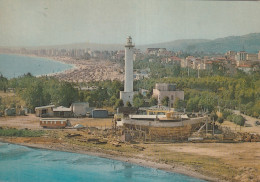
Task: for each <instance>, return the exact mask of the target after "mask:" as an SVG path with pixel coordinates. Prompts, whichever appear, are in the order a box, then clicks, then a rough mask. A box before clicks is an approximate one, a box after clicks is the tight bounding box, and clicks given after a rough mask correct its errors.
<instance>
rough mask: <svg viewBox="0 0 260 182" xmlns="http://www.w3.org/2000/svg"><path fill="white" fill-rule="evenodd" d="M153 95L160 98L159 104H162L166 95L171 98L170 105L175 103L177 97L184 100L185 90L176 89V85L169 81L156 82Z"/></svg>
mask: <svg viewBox="0 0 260 182" xmlns="http://www.w3.org/2000/svg"><path fill="white" fill-rule="evenodd" d="M153 97H154V98H157V99H158V105H161V104H162V100H163V99H164V97H168V98H169V106H170V107H173V104H174V102H175V100H176V99H177V98H179V99H181V100H184V91H179V90H176V85H174V84H167V83H156V84H155V89H153Z"/></svg>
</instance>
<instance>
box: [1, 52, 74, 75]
mask: <svg viewBox="0 0 260 182" xmlns="http://www.w3.org/2000/svg"><path fill="white" fill-rule="evenodd" d="M0 54H3V55H10V56H12V55H15V56H22V57H30V58H42V59H46V60H48V61H53V62H59V63H60V64H64V65H70V66H71V68H68V69H65V70H63V71H59V72H55V73H48V74H41V75H35V77H41V76H55V75H58V74H62V73H67V72H70V71H73V70H75V69H78V68H77V65H75V64H71V63H66V62H64V61H62V60H60V59H54V58H53V57H48V56H46V57H44V56H37V55H34V54H18V53H13V54H11V53H1V52H0Z"/></svg>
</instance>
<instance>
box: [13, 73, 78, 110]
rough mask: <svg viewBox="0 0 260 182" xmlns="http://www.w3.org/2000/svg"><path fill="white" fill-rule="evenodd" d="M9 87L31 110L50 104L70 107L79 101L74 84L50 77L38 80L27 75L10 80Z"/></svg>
mask: <svg viewBox="0 0 260 182" xmlns="http://www.w3.org/2000/svg"><path fill="white" fill-rule="evenodd" d="M8 87H9V88H12V89H13V90H14V92H15V94H16V96H18V97H20V98H21V99H22V100H23V101H24V102H25V105H26V106H27V107H28V108H30V109H31V110H34V108H35V107H37V106H42V105H48V104H54V105H62V106H65V107H69V106H70V105H71V104H72V102H75V101H78V91H77V89H75V88H74V85H73V84H71V83H68V82H61V81H58V80H57V79H54V78H50V77H41V78H37V77H34V76H32V75H31V74H26V75H24V76H22V77H19V78H13V79H11V80H9V81H8Z"/></svg>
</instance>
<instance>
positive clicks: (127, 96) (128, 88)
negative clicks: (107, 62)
mask: <svg viewBox="0 0 260 182" xmlns="http://www.w3.org/2000/svg"><path fill="white" fill-rule="evenodd" d="M133 50H134V45H133V44H132V38H131V37H130V36H129V37H127V39H126V45H125V84H124V91H120V99H122V100H123V102H124V104H125V105H126V102H127V101H129V102H130V103H131V104H133V97H134V90H133V79H134V75H133V55H134V52H133Z"/></svg>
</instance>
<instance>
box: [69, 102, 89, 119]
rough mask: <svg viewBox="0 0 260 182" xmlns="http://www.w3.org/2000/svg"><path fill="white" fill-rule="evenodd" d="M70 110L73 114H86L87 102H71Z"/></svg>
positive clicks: (87, 109)
mask: <svg viewBox="0 0 260 182" xmlns="http://www.w3.org/2000/svg"><path fill="white" fill-rule="evenodd" d="M71 107H72V112H73V114H74V116H76V117H79V116H86V114H87V112H88V111H89V110H90V108H89V103H88V102H75V103H72V105H71Z"/></svg>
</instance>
